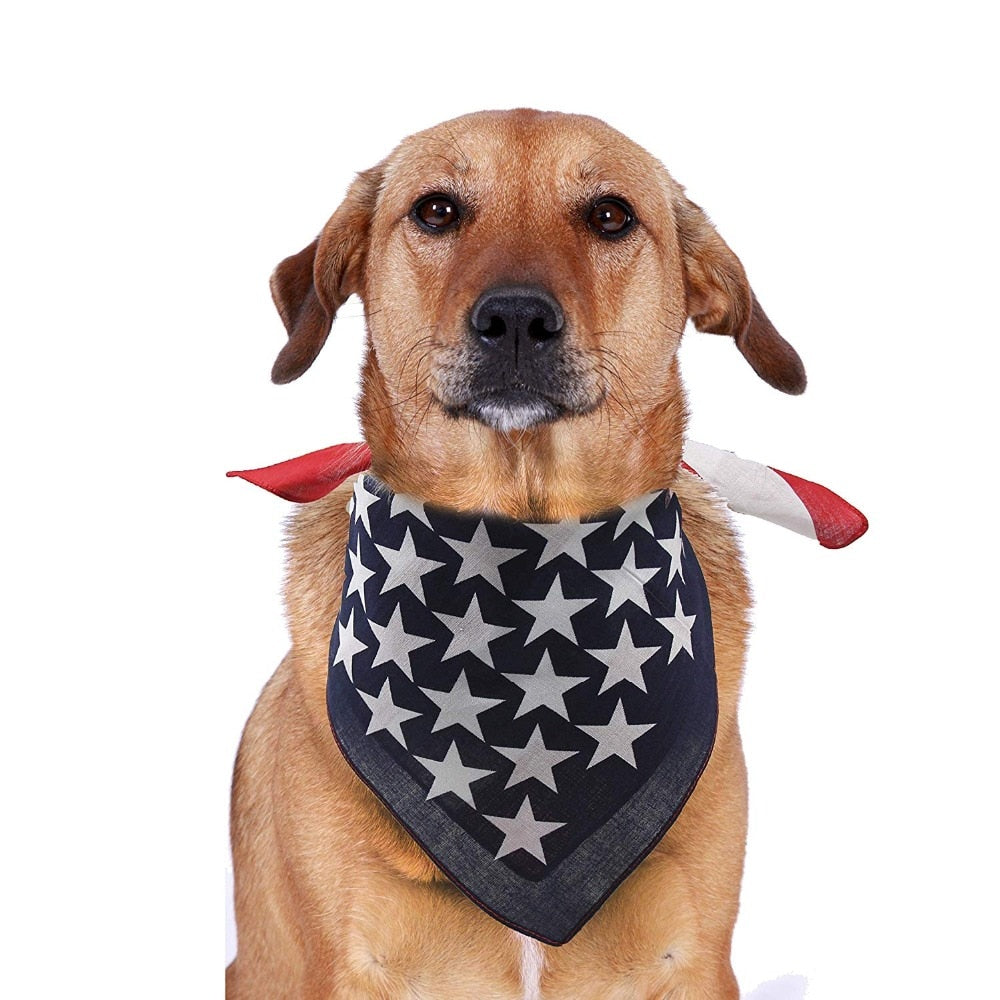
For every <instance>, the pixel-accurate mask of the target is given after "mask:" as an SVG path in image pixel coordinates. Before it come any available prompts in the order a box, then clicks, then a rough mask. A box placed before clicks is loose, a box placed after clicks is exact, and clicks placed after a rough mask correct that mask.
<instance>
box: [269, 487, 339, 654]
mask: <svg viewBox="0 0 1000 1000" xmlns="http://www.w3.org/2000/svg"><path fill="white" fill-rule="evenodd" d="M354 482H355V480H354V478H353V477H352V478H351V479H348V480H347V481H346V482H344V483H342V484H341V485H340V486H338V487H337V488H336V489H335V490H333V491H332V492H331V493H329V494H327V495H326V496H325V497H323V498H322V499H320V500H316V501H314V502H312V503H309V504H303V505H302V506H301V507H298V508H297V509H296V510H295V511H294V512H293V513H292V515H291V516H290V517H289V518H288V521H287V522H286V524H285V550H286V568H285V590H284V597H285V613H286V614H287V616H288V626H289V629H290V631H291V633H292V642H293V644H294V645H302V644H304V643H307V642H308V641H309V640H310V639H312V638H315V636H316V635H317V630H318V632H319V633H320V634H321V635H323V636H325V639H329V634H330V627H331V623H332V622H333V620H334V619H335V618H336V616H337V613H338V611H339V608H340V595H341V590H342V588H343V585H344V553H345V551H346V549H347V536H348V530H349V527H350V519H349V516H348V513H347V507H348V504H349V503H350V499H351V494H352V492H353V490H354Z"/></svg>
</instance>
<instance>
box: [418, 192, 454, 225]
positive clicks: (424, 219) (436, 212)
mask: <svg viewBox="0 0 1000 1000" xmlns="http://www.w3.org/2000/svg"><path fill="white" fill-rule="evenodd" d="M410 214H411V215H412V216H413V218H414V221H415V222H416V223H417V225H418V226H420V228H421V229H426V230H427V231H428V232H430V233H439V232H441V231H442V230H443V229H450V228H451V227H452V226H454V225H455V223H457V222H458V219H459V214H458V206H457V205H456V204H455V203H454V202H453V201H452V200H451V199H450V198H446V197H445V196H444V195H442V194H432V195H429V196H428V197H426V198H421V199H420V201H418V202H417V203H416V204H415V205H414V206H413V208H412V209H411V212H410Z"/></svg>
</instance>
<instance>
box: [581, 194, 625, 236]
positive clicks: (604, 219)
mask: <svg viewBox="0 0 1000 1000" xmlns="http://www.w3.org/2000/svg"><path fill="white" fill-rule="evenodd" d="M587 224H588V225H589V226H590V228H591V229H593V230H594V232H595V233H599V234H600V235H601V236H624V235H625V234H626V233H627V232H628V231H629V230H630V229H632V227H633V226H634V225H635V216H634V215H633V214H632V209H631V207H630V206H629V205H628V204H627V203H626V202H624V201H620V200H619V199H618V198H602V199H601V200H600V201H598V202H595V203H594V205H593V207H592V208H591V209H590V214H589V215H588V216H587Z"/></svg>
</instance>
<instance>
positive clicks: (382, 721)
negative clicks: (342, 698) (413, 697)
mask: <svg viewBox="0 0 1000 1000" xmlns="http://www.w3.org/2000/svg"><path fill="white" fill-rule="evenodd" d="M358 694H359V695H361V697H362V698H364V700H365V704H366V705H367V706H368V707H369V708H370V709H371V713H372V718H371V722H369V723H368V729H367V730H366V731H365V735H366V736H371V734H372V733H377V732H380V731H381V730H383V729H384V730H385V731H386V732H387V733H389V734H390V735H391V736H393V737H395V739H396V742H398V743H399V745H400V746H401V747H403V749H404V750H405V749H406V740H405V739H404V738H403V730H402V728H401V727H402V725H403V723H404V722H407V721H408V720H410V719H415V718H416V717H417V716H418V715H420V713H419V712H411V711H410V710H409V709H408V708H401V707H400V706H399V705H397V704H396V703H395V702H394V701H393V700H392V688H391V687H390V685H389V678H388V677H386V679H385V680H384V681H383V682H382V687H381V689H380V690H379V693H378V697H377V698H376V697H375V696H374V695H371V694H369V693H368V692H367V691H362V690H361V689H360V688H359V689H358Z"/></svg>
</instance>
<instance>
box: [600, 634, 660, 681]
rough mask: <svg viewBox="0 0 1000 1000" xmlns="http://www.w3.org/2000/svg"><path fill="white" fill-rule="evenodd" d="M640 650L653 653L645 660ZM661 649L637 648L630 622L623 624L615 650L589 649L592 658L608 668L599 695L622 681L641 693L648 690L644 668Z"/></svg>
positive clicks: (650, 647)
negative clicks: (633, 686) (643, 672)
mask: <svg viewBox="0 0 1000 1000" xmlns="http://www.w3.org/2000/svg"><path fill="white" fill-rule="evenodd" d="M640 649H650V650H653V652H652V653H651V654H650V655H649V656H647V657H646V658H645V659H643V657H642V654H641V653H640V652H639V650H640ZM659 650H660V647H659V646H658V645H655V646H636V645H635V639H634V638H633V636H632V626H631V625H630V624H629V623H628V622H622V630H621V634H620V635H619V636H618V645H617V646H616V647H615V648H614V649H588V650H587V652H588V653H590V655H591V656H594V657H596V658H597V659H598V660H600V661H601V663H603V664H604V665H605V666H606V667H607V668H608V672H607V673H606V674H605V675H604V683H603V684H602V685H601V690H600V691H598V692H597V693H598V694H599V695H600V694H604V692H605V691H607V690H609V689H610V688H613V687H614V686H615V685H616V684H619V683H621V682H622V681H628V682H629V683H630V684H634V685H635V686H636V687H637V688H638V689H639V690H640V691H645V690H646V681H645V678H644V677H643V676H642V668H643V667H644V666H645V665H646V664H647V663H649V661H650V660H651V659H652V658H653V657H654V656H655V655H656V653H657V652H659Z"/></svg>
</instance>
